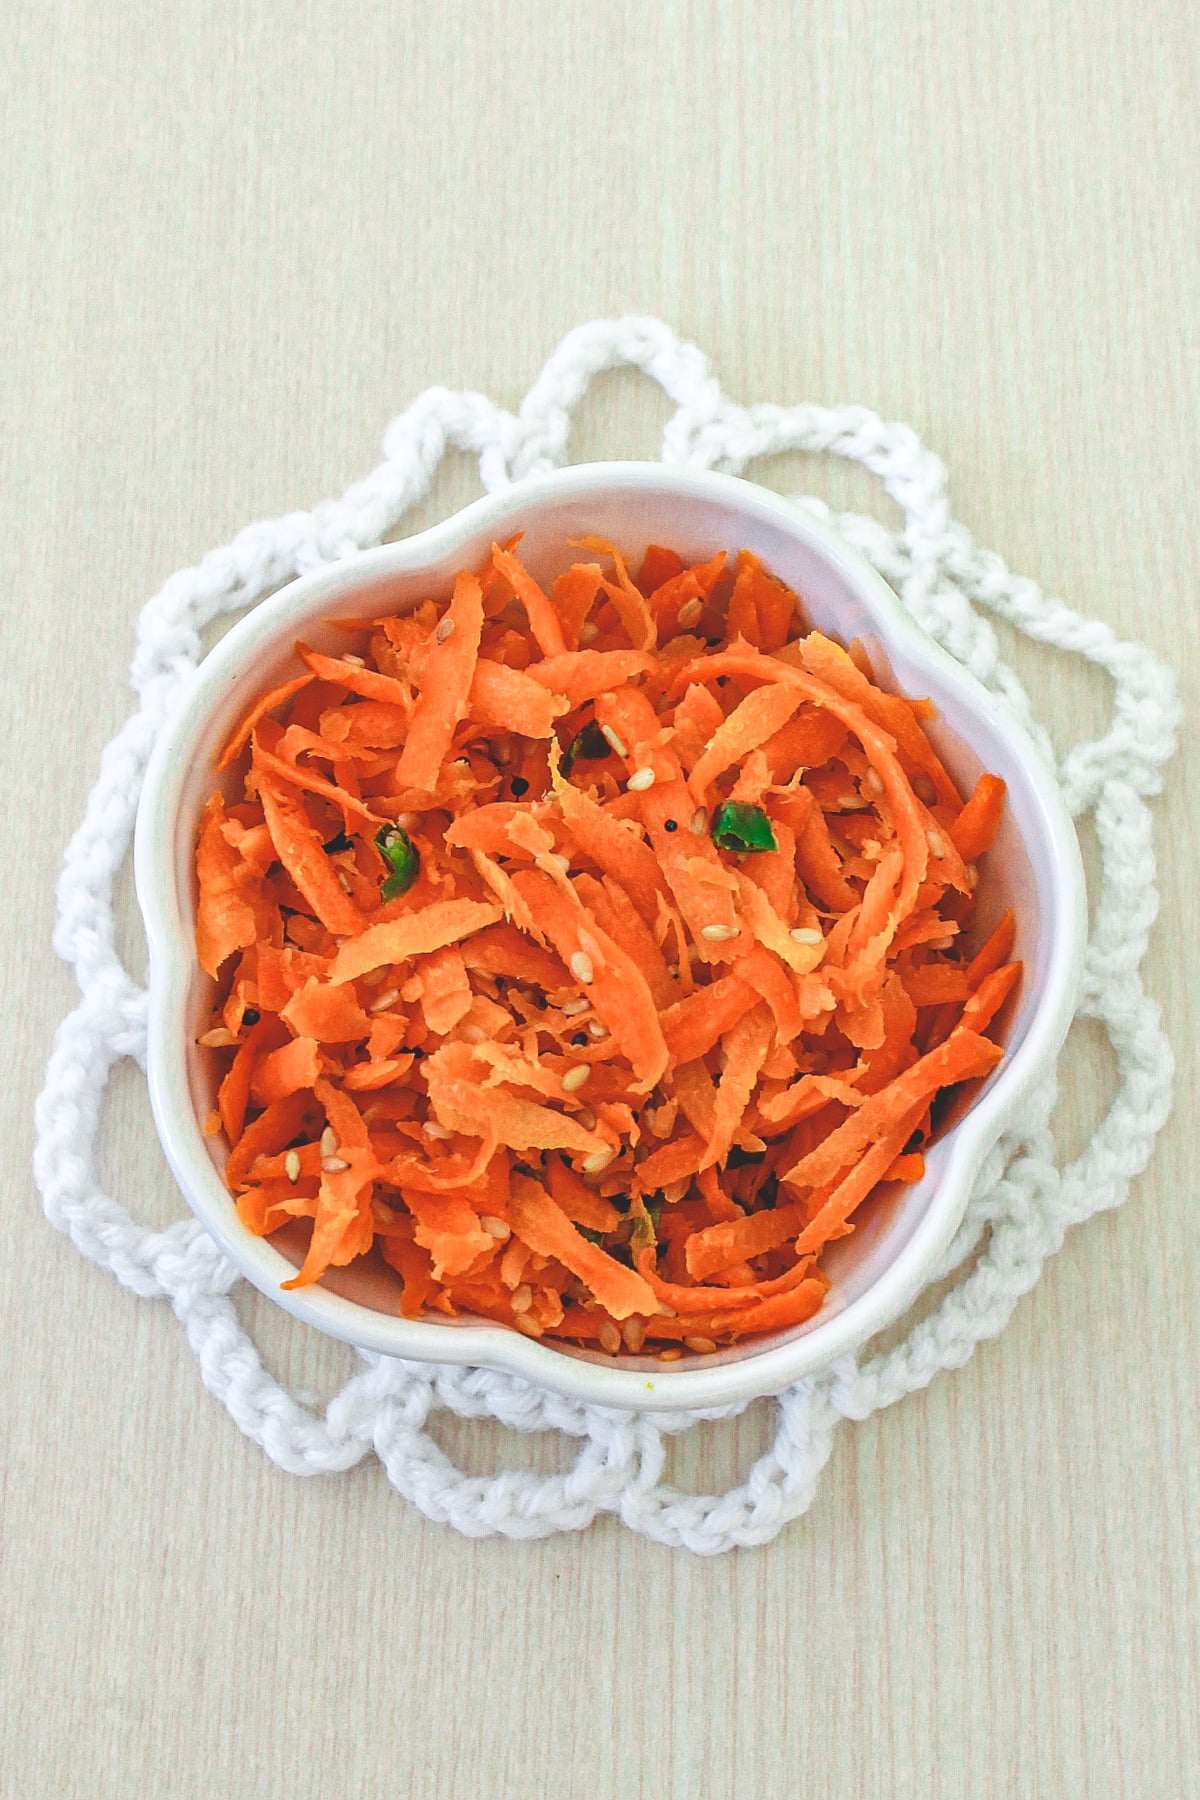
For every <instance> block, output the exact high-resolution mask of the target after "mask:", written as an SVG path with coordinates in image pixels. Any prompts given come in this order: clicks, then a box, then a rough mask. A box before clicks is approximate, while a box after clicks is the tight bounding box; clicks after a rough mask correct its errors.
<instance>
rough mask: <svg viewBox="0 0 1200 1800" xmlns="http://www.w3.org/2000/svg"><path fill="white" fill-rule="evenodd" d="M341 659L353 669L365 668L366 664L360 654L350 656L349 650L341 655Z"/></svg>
mask: <svg viewBox="0 0 1200 1800" xmlns="http://www.w3.org/2000/svg"><path fill="white" fill-rule="evenodd" d="M342 661H343V662H347V663H349V664H350V665H351V667H352V668H355V669H365V668H366V666H367V665H366V663H365V662H364V661H363V659H362V657H361V656H351V655H350V653H349V651H347V653H346V655H345V656H343V658H342Z"/></svg>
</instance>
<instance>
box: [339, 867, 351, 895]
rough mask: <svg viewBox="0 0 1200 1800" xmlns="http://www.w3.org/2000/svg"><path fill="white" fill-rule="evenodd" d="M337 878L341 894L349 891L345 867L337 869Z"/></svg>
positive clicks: (348, 879)
mask: <svg viewBox="0 0 1200 1800" xmlns="http://www.w3.org/2000/svg"><path fill="white" fill-rule="evenodd" d="M337 878H338V886H339V887H340V888H341V890H342V892H343V894H348V893H349V892H350V877H349V876H348V875H347V873H346V871H345V869H339V870H338V871H337Z"/></svg>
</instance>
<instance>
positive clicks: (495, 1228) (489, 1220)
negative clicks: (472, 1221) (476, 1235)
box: [479, 1213, 512, 1244]
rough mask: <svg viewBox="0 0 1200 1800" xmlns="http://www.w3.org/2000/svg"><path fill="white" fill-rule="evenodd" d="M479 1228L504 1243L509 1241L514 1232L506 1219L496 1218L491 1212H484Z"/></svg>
mask: <svg viewBox="0 0 1200 1800" xmlns="http://www.w3.org/2000/svg"><path fill="white" fill-rule="evenodd" d="M479 1229H480V1230H481V1231H486V1232H487V1234H488V1236H489V1237H494V1238H496V1239H497V1240H498V1241H499V1242H500V1243H502V1244H504V1243H507V1241H508V1239H509V1238H510V1237H511V1236H512V1232H511V1230H510V1229H509V1227H508V1226H507V1225H506V1224H505V1223H504V1220H503V1219H495V1218H493V1217H492V1215H491V1214H490V1213H484V1214H482V1216H481V1217H480V1220H479Z"/></svg>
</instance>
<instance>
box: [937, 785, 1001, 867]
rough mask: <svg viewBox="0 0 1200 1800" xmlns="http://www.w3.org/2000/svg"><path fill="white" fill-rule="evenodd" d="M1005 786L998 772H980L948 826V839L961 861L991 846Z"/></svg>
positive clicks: (971, 859)
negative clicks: (971, 792)
mask: <svg viewBox="0 0 1200 1800" xmlns="http://www.w3.org/2000/svg"><path fill="white" fill-rule="evenodd" d="M1005 791H1006V790H1005V786H1004V783H1003V782H1002V781H1001V780H1000V778H999V776H997V775H981V776H980V777H979V780H978V782H977V783H976V784H975V791H974V793H973V794H972V795H971V798H970V799H969V800H968V801H967V804H966V805H965V806H964V807H963V809H962V811H961V812H960V813H959V815H958V817H957V819H955V821H954V823H953V825H952V826H951V827H950V839H951V842H952V843H953V845H954V848H955V849H956V850H957V851H958V854H959V855H960V856H961V857H962V859H963V861H964V862H974V861H975V860H976V858H977V857H980V856H982V855H983V853H984V851H985V850H990V849H991V847H992V839H993V838H994V837H995V835H996V829H997V827H998V826H999V824H1000V819H1001V816H1002V815H1003V812H1004V796H1005Z"/></svg>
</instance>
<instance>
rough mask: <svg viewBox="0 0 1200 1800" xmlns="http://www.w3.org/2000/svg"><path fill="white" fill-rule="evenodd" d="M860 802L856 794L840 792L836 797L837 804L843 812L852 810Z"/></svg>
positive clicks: (859, 804)
mask: <svg viewBox="0 0 1200 1800" xmlns="http://www.w3.org/2000/svg"><path fill="white" fill-rule="evenodd" d="M861 804H862V802H861V801H860V800H859V797H858V795H857V794H842V795H840V796H839V798H838V805H839V806H840V807H841V809H842V811H843V812H853V811H854V808H855V807H856V806H861Z"/></svg>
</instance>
